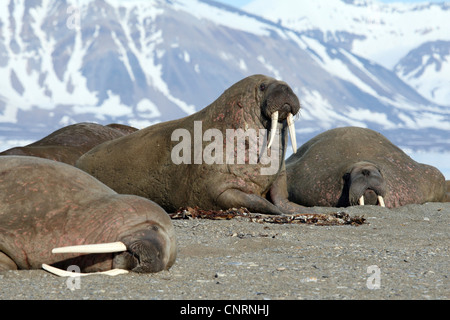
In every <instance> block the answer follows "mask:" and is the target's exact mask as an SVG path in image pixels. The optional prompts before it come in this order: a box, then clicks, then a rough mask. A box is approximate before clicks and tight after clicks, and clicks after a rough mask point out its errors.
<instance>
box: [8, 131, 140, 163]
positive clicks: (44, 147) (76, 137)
mask: <svg viewBox="0 0 450 320" xmlns="http://www.w3.org/2000/svg"><path fill="white" fill-rule="evenodd" d="M135 131H137V129H136V128H133V127H129V126H126V125H122V124H109V125H107V126H103V125H100V124H96V123H77V124H73V125H70V126H67V127H64V128H61V129H59V130H57V131H55V132H53V133H51V134H49V135H48V136H46V137H44V138H42V139H41V140H39V141H36V142H34V143H31V144H29V145H27V146H24V147H15V148H11V149H8V150H6V151H4V152H2V153H0V155H18V156H33V157H39V158H45V159H50V160H55V161H59V162H64V163H67V164H70V165H75V162H76V161H77V160H78V158H79V157H80V156H82V155H83V154H84V153H86V152H88V151H89V150H90V149H92V148H93V147H95V146H97V145H99V144H101V143H103V142H105V141H109V140H113V139H117V138H120V137H123V136H124V135H127V134H130V133H133V132H135Z"/></svg>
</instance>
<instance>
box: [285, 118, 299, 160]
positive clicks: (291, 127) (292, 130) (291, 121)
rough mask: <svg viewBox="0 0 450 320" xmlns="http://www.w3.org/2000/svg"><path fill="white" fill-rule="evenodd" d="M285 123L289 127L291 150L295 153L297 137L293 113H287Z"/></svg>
mask: <svg viewBox="0 0 450 320" xmlns="http://www.w3.org/2000/svg"><path fill="white" fill-rule="evenodd" d="M287 124H288V128H289V135H290V136H291V143H292V150H293V151H294V153H297V137H296V136H295V124H294V115H293V114H292V113H289V114H288V117H287Z"/></svg>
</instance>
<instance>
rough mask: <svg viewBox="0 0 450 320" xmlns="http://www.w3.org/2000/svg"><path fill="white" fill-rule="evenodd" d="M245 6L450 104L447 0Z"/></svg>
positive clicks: (285, 0)
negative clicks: (371, 63)
mask: <svg viewBox="0 0 450 320" xmlns="http://www.w3.org/2000/svg"><path fill="white" fill-rule="evenodd" d="M244 9H245V10H246V11H248V12H252V13H255V14H258V15H260V16H263V17H265V18H267V19H269V20H271V21H274V22H277V23H279V24H281V25H283V26H285V27H288V28H291V29H294V30H296V31H300V32H303V33H306V34H308V35H312V36H313V37H315V38H319V39H321V40H322V41H324V42H326V43H329V44H332V45H336V46H338V47H342V48H345V49H347V50H349V51H351V52H352V53H354V54H357V55H359V56H362V57H365V58H367V59H369V60H372V61H375V62H377V63H379V64H381V65H383V66H384V67H386V68H388V69H390V70H393V71H394V72H396V74H397V75H398V76H400V77H401V78H402V79H403V80H404V81H406V82H407V83H408V84H409V85H411V86H412V87H414V88H415V89H416V90H417V91H418V92H419V93H420V94H421V95H423V96H424V97H426V98H428V99H430V100H431V101H433V102H435V103H438V104H442V105H447V106H450V56H449V54H448V52H449V51H450V31H449V30H450V2H442V3H426V2H425V0H424V3H389V4H385V3H382V2H380V1H377V0H316V1H308V0H296V1H291V0H279V1H271V0H254V1H252V2H251V3H250V4H248V5H247V6H245V7H244ZM429 57H432V59H429ZM431 64H435V65H434V66H431ZM434 67H436V68H435V69H434ZM425 69H427V70H425ZM408 71H409V72H408ZM412 71H414V72H413V73H412V74H411V72H412ZM425 71H426V72H425Z"/></svg>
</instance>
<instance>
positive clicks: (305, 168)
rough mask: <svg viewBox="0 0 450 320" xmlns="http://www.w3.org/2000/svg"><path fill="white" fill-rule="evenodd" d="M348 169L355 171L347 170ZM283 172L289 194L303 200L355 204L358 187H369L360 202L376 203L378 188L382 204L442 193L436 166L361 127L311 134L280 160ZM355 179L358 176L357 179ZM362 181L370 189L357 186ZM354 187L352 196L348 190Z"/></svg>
mask: <svg viewBox="0 0 450 320" xmlns="http://www.w3.org/2000/svg"><path fill="white" fill-rule="evenodd" d="M364 166H368V167H366V168H365V169H367V168H369V169H370V170H368V171H369V172H367V173H366V176H364V175H362V174H361V171H362V169H363V167H364ZM352 170H359V171H360V173H359V174H358V175H355V176H352ZM286 172H287V175H288V177H287V181H288V190H289V199H290V200H291V201H294V202H296V203H299V204H301V205H305V206H327V207H346V206H349V205H355V204H357V200H358V197H360V196H361V194H362V192H368V193H369V194H368V198H369V199H370V200H369V201H367V200H366V204H372V205H375V204H377V203H376V194H379V195H382V196H384V200H385V204H386V207H388V208H393V207H399V206H403V205H406V204H413V203H415V204H423V203H425V202H440V201H443V200H444V197H445V179H444V176H443V175H442V173H441V172H440V171H439V170H438V169H436V168H434V167H432V166H429V165H426V164H421V163H417V162H416V161H414V160H413V159H411V158H410V157H409V156H408V155H406V154H405V153H404V152H403V151H402V150H400V149H399V148H398V147H396V146H395V145H393V144H392V143H391V142H390V141H389V140H388V139H386V138H385V137H384V136H383V135H381V134H380V133H377V132H375V131H373V130H370V129H365V128H358V127H345V128H337V129H333V130H329V131H326V132H323V133H321V134H319V135H317V136H316V137H314V138H313V139H311V140H309V141H308V142H306V143H305V144H304V145H302V146H301V147H300V148H299V149H298V151H297V153H296V154H293V155H292V156H291V157H290V158H289V159H287V160H286ZM368 177H370V179H369V180H367V178H368ZM358 179H362V180H364V182H363V183H360V184H359V185H358V181H357V180H358ZM367 181H370V182H369V183H368V188H370V190H366V189H364V188H363V187H362V186H363V185H364V184H366V183H367ZM354 183H356V186H355V187H354V188H353V189H352V184H354ZM369 185H370V186H369ZM355 189H356V191H354V195H353V197H352V196H351V192H349V191H352V190H355ZM349 193H350V197H349Z"/></svg>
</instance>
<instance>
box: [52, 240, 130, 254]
mask: <svg viewBox="0 0 450 320" xmlns="http://www.w3.org/2000/svg"><path fill="white" fill-rule="evenodd" d="M123 251H127V246H126V245H125V244H123V243H122V242H111V243H100V244H87V245H79V246H69V247H61V248H55V249H53V250H52V253H112V252H123Z"/></svg>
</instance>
